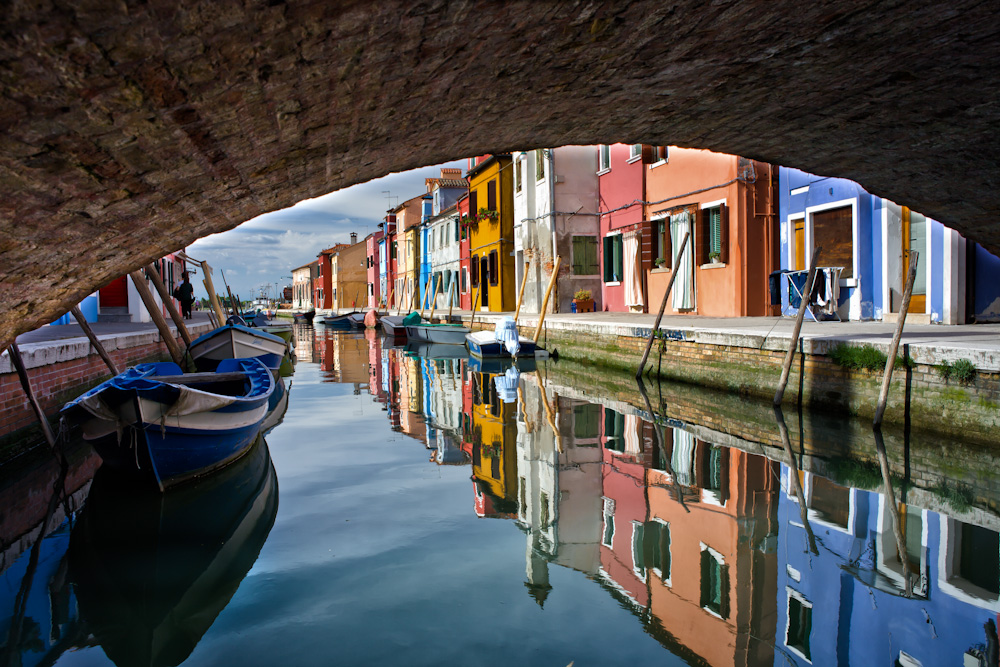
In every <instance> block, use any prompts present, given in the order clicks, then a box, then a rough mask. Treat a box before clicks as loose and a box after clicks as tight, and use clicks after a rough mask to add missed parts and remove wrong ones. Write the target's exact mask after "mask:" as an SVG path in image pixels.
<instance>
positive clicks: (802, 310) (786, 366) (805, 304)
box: [774, 248, 823, 405]
mask: <svg viewBox="0 0 1000 667" xmlns="http://www.w3.org/2000/svg"><path fill="white" fill-rule="evenodd" d="M822 250H823V248H816V251H815V252H813V256H812V261H810V262H809V277H808V278H806V288H805V290H804V291H803V292H802V303H801V304H799V312H798V314H797V315H796V316H795V326H794V327H792V343H791V345H789V346H788V352H787V353H785V363H783V364H782V365H781V379H780V380H778V390H777V391H776V392H774V404H775V405H781V399H782V398H784V397H785V385H787V384H788V374H789V372H791V370H792V360H793V359H795V348H796V347H798V344H799V331H801V329H802V319H803V318H804V317H805V316H806V309H807V308H809V299H811V298H812V288H813V282H814V281H815V280H816V266H817V262H819V253H820V252H821V251H822Z"/></svg>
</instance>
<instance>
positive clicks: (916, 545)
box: [774, 465, 1000, 667]
mask: <svg viewBox="0 0 1000 667" xmlns="http://www.w3.org/2000/svg"><path fill="white" fill-rule="evenodd" d="M789 472H790V469H789V468H788V467H787V466H785V465H782V470H781V481H782V489H783V491H782V492H781V494H780V498H779V500H778V521H779V526H780V528H779V533H778V535H779V537H778V559H779V561H778V562H779V565H778V585H777V595H778V599H777V603H778V604H777V607H778V619H777V626H776V636H775V642H774V643H775V650H776V651H777V652H780V653H782V654H783V655H784V657H785V658H786V659H787V661H785V660H776V661H775V664H778V663H779V662H780V663H781V664H795V665H802V666H803V667H804V666H806V665H810V664H813V665H869V664H873V665H874V664H880V665H902V666H904V667H914V666H916V665H924V666H925V667H926V666H929V665H962V664H965V665H969V664H973V665H979V664H980V663H979V661H978V654H979V653H981V652H982V651H983V650H984V648H985V645H986V644H987V634H986V633H987V632H988V631H990V630H989V626H988V623H990V622H992V623H993V624H994V625H993V628H992V630H991V631H992V632H993V640H994V641H995V640H996V629H995V621H996V618H997V612H998V611H1000V567H998V558H1000V557H998V553H1000V552H998V547H1000V535H998V533H997V532H995V531H993V530H991V529H989V528H986V527H982V526H978V525H973V524H969V523H963V522H961V521H958V520H956V519H952V518H950V517H947V516H945V515H941V514H938V513H936V512H932V511H929V510H924V509H921V508H919V507H914V506H912V505H906V504H901V505H900V506H899V508H898V515H897V516H898V517H899V527H900V532H901V535H902V540H903V544H904V547H903V549H904V551H905V552H906V557H905V558H901V557H900V553H899V549H898V547H897V544H898V543H897V541H896V537H895V534H894V532H893V528H892V515H891V510H892V509H893V508H891V507H890V506H889V505H888V504H887V503H886V501H885V498H884V496H882V495H881V494H878V493H873V492H869V491H864V490H859V489H850V488H846V487H842V486H839V485H837V484H835V483H833V482H830V481H829V480H826V479H824V478H822V477H819V476H817V475H812V474H809V473H805V474H804V475H803V476H802V486H803V496H804V500H805V503H806V506H807V515H808V519H809V525H810V527H811V529H812V531H813V533H814V534H815V536H816V547H817V549H816V551H817V553H812V552H811V551H810V549H809V541H808V536H807V532H806V529H805V526H804V525H803V523H802V521H801V514H800V511H799V504H798V500H797V498H796V496H795V495H793V494H792V493H791V491H790V487H789V482H790V479H789ZM907 571H908V572H909V573H910V581H911V587H912V593H911V596H910V597H907V596H906V595H905V594H904V591H905V590H906V586H905V584H904V581H905V579H904V573H905V572H907Z"/></svg>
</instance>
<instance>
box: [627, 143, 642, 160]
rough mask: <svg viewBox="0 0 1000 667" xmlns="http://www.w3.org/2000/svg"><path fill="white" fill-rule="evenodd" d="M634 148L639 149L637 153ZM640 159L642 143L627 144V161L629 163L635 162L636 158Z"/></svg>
mask: <svg viewBox="0 0 1000 667" xmlns="http://www.w3.org/2000/svg"><path fill="white" fill-rule="evenodd" d="M636 148H638V149H639V152H638V153H637V152H636V151H635V149H636ZM641 159H642V144H629V145H628V162H629V163H630V164H631V163H632V162H635V161H636V160H641Z"/></svg>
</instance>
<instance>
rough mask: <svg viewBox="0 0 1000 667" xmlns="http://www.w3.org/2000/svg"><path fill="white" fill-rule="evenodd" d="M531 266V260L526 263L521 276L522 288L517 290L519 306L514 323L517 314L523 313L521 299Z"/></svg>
mask: <svg viewBox="0 0 1000 667" xmlns="http://www.w3.org/2000/svg"><path fill="white" fill-rule="evenodd" d="M530 268H531V262H530V261H528V262H525V263H524V277H523V278H521V289H520V290H518V292H517V307H516V308H514V323H515V324H517V316H518V315H520V314H521V299H523V298H524V286H525V285H526V284H527V283H528V270H529V269H530Z"/></svg>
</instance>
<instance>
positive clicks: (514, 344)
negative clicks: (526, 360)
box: [465, 317, 538, 359]
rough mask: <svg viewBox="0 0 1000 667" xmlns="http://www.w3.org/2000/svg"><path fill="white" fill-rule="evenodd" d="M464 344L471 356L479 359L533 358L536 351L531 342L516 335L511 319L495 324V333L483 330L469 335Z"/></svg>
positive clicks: (515, 326) (507, 318)
mask: <svg viewBox="0 0 1000 667" xmlns="http://www.w3.org/2000/svg"><path fill="white" fill-rule="evenodd" d="M465 344H466V345H467V346H468V347H469V352H471V353H472V355H473V356H475V357H480V358H492V357H500V358H507V359H510V358H512V357H516V358H521V357H534V356H535V350H536V349H538V348H537V346H536V345H535V342H534V341H533V340H531V339H530V338H526V337H524V336H521V335H519V334H518V332H517V324H516V323H515V322H514V318H512V317H505V318H503V319H501V320H500V321H499V322H497V326H496V330H495V331H486V330H485V329H484V330H483V331H476V332H474V333H470V334H469V335H467V336H466V337H465Z"/></svg>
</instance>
